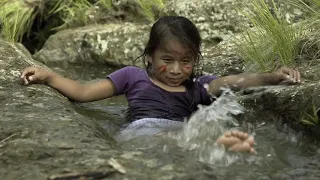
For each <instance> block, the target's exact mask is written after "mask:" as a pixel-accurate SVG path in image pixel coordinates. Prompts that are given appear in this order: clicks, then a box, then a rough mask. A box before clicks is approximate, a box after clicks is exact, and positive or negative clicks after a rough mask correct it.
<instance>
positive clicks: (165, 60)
mask: <svg viewBox="0 0 320 180" xmlns="http://www.w3.org/2000/svg"><path fill="white" fill-rule="evenodd" d="M162 60H163V61H164V62H172V59H171V58H162Z"/></svg>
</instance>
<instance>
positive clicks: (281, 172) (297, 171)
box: [53, 66, 320, 180]
mask: <svg viewBox="0 0 320 180" xmlns="http://www.w3.org/2000/svg"><path fill="white" fill-rule="evenodd" d="M53 69H54V70H55V71H56V72H58V73H60V74H62V75H64V76H66V77H69V78H72V79H75V80H80V81H83V82H84V81H89V80H95V79H103V78H105V76H106V75H107V74H109V73H111V72H113V71H114V69H108V68H102V67H85V68H83V67H74V66H72V67H67V68H66V67H63V68H58V67H56V68H53ZM126 107H127V102H126V99H125V98H124V97H123V96H119V97H114V98H110V99H108V100H103V101H98V102H92V103H85V104H77V105H76V106H75V109H76V111H77V112H79V113H80V114H82V115H84V116H86V117H88V118H91V119H94V120H96V121H97V122H98V123H99V124H100V125H101V126H102V127H103V128H104V129H106V130H107V131H108V132H109V133H110V134H112V135H114V134H115V133H116V132H117V131H118V129H119V128H120V126H121V125H122V124H124V123H126V122H125V120H124V114H125V113H124V112H125V110H126ZM237 128H241V127H237ZM241 130H244V131H247V130H246V129H241ZM250 134H253V135H254V137H255V141H256V143H255V148H256V150H257V152H258V154H257V155H248V154H245V153H242V154H238V153H231V152H228V153H226V154H228V155H229V156H232V157H237V159H236V160H235V161H233V162H232V163H229V164H228V165H225V164H219V163H217V164H208V163H199V159H198V156H197V155H196V153H195V151H187V150H185V147H178V146H177V144H178V143H179V139H177V138H172V136H166V135H165V136H152V137H150V136H142V137H138V138H135V139H133V140H130V141H127V142H121V143H119V144H120V146H121V147H122V148H123V149H125V150H129V151H130V150H133V151H136V150H140V151H143V152H145V153H147V154H152V156H153V157H156V158H157V159H159V161H160V162H159V165H160V166H161V165H162V166H164V165H167V164H173V163H174V162H179V163H184V164H189V165H190V166H194V167H193V168H192V169H194V170H195V171H197V169H198V170H199V171H206V172H209V173H213V174H214V177H215V179H239V180H242V179H243V180H247V179H261V180H267V179H301V180H302V179H308V180H312V179H320V146H319V145H318V144H315V143H307V141H304V139H303V138H302V136H300V135H299V134H298V133H296V132H294V131H293V130H291V129H290V128H287V130H286V131H281V130H280V128H279V127H278V125H277V124H275V123H274V122H273V120H270V122H265V123H264V124H263V125H262V126H259V127H256V128H254V129H252V130H250Z"/></svg>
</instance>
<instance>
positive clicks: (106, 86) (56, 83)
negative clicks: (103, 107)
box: [20, 67, 115, 102]
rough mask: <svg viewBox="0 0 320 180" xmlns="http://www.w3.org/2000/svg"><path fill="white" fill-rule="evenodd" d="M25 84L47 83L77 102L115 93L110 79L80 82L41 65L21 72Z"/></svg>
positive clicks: (95, 99) (105, 96)
mask: <svg viewBox="0 0 320 180" xmlns="http://www.w3.org/2000/svg"><path fill="white" fill-rule="evenodd" d="M20 78H21V80H22V81H23V82H24V84H26V85H29V84H34V83H38V84H47V85H48V86H50V87H52V88H54V89H56V90H58V91H59V92H60V93H61V94H63V95H64V96H66V97H68V98H69V99H71V100H73V101H76V102H91V101H97V100H102V99H106V98H109V97H111V96H113V95H114V94H115V87H114V85H113V82H112V81H111V80H109V79H105V80H101V81H98V82H94V83H88V84H80V83H78V82H77V81H74V80H71V79H68V78H64V77H61V76H59V75H58V74H55V73H53V72H49V71H46V70H44V69H42V68H39V67H28V68H26V69H25V70H24V71H23V72H22V74H21V77H20Z"/></svg>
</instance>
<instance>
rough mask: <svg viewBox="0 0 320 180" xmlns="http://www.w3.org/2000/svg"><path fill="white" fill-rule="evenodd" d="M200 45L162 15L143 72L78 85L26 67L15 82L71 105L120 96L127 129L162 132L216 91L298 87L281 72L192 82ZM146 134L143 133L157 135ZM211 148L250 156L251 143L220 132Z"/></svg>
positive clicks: (291, 75)
mask: <svg viewBox="0 0 320 180" xmlns="http://www.w3.org/2000/svg"><path fill="white" fill-rule="evenodd" d="M200 46H201V37H200V34H199V32H198V29H197V28H196V26H195V25H194V24H193V23H192V22H191V21H190V20H188V19H187V18H184V17H180V16H165V17H161V18H160V19H158V20H157V21H156V23H155V24H154V25H153V26H152V29H151V33H150V38H149V41H148V43H147V45H146V48H145V50H144V53H143V55H142V58H143V60H144V62H145V64H146V69H141V68H138V67H135V66H128V67H124V68H122V69H120V70H117V71H115V72H113V73H112V74H110V75H108V76H107V78H106V79H104V80H101V81H98V82H95V83H90V84H79V83H78V82H76V81H73V80H71V79H67V78H64V77H61V76H59V75H57V74H54V73H52V72H48V71H45V70H43V69H41V68H39V67H28V68H26V69H25V70H24V71H23V72H22V75H21V79H22V80H23V82H24V83H25V84H26V85H29V84H32V83H43V84H46V85H48V86H50V87H52V88H55V89H57V90H58V91H59V92H60V93H62V94H63V95H65V96H66V97H68V98H69V99H71V100H73V101H76V102H90V101H97V100H102V99H106V98H109V97H112V96H116V95H122V94H124V95H125V96H126V98H127V100H128V104H129V107H128V114H129V121H130V122H131V124H130V125H129V126H128V127H140V126H143V125H145V124H148V123H149V124H150V123H155V124H158V125H159V124H160V125H161V124H162V125H164V126H165V127H168V129H169V127H170V126H171V127H176V126H179V124H181V122H182V121H183V120H184V118H187V117H189V116H190V115H191V113H192V112H194V111H195V110H197V105H199V104H202V105H209V104H210V103H212V98H211V95H213V96H216V97H218V96H219V95H220V93H221V90H220V89H221V88H222V87H229V88H231V89H242V88H247V87H252V86H262V85H275V84H280V83H285V82H287V83H297V82H300V73H299V72H298V71H296V70H293V69H289V68H285V67H283V68H280V69H279V70H277V71H276V72H273V73H265V74H248V73H243V74H239V75H232V76H226V77H221V78H216V77H215V76H198V77H196V76H195V74H194V68H195V67H196V66H197V64H198V63H199V61H200V59H201V52H200ZM206 85H208V87H207V88H206ZM150 129H151V130H150V131H149V130H147V131H148V132H147V134H156V133H159V131H161V130H163V129H159V128H153V129H152V128H150ZM141 131H144V129H141ZM217 143H218V144H221V145H224V146H225V147H226V148H227V149H229V150H233V151H247V152H254V148H253V143H254V140H253V138H252V137H249V135H248V134H247V133H244V132H238V131H232V132H226V133H225V134H224V135H222V136H221V137H220V138H218V139H217Z"/></svg>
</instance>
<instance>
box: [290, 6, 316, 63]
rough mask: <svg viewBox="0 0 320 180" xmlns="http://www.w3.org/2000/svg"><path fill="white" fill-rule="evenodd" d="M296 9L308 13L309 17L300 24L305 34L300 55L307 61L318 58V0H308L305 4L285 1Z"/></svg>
mask: <svg viewBox="0 0 320 180" xmlns="http://www.w3.org/2000/svg"><path fill="white" fill-rule="evenodd" d="M287 1H288V2H289V3H291V4H292V5H294V6H295V7H297V8H300V9H302V10H304V11H306V12H309V16H308V17H306V20H305V21H304V22H302V23H301V27H302V29H303V30H304V31H305V32H306V34H305V35H304V39H306V41H304V42H303V43H301V48H300V49H301V54H302V55H303V56H304V58H307V59H309V60H313V59H319V58H320V38H319V37H320V0H309V1H310V2H309V4H310V5H308V4H306V3H305V2H304V1H303V0H287Z"/></svg>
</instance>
